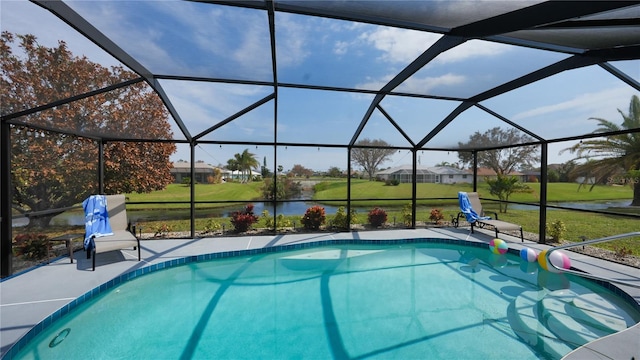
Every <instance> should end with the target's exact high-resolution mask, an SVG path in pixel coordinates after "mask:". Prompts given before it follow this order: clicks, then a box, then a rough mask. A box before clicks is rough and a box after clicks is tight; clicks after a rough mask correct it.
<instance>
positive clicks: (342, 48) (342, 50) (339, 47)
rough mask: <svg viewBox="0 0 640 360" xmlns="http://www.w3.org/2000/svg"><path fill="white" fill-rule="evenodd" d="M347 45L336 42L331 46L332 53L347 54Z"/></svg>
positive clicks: (342, 42) (344, 42) (343, 42)
mask: <svg viewBox="0 0 640 360" xmlns="http://www.w3.org/2000/svg"><path fill="white" fill-rule="evenodd" d="M348 47H349V43H347V42H346V41H336V42H335V44H334V46H333V53H334V54H336V55H344V54H346V53H347V50H348Z"/></svg>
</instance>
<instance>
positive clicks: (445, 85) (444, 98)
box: [2, 0, 640, 151]
mask: <svg viewBox="0 0 640 360" xmlns="http://www.w3.org/2000/svg"><path fill="white" fill-rule="evenodd" d="M10 3H12V2H5V1H3V2H2V14H3V25H2V27H3V30H8V31H12V30H14V28H12V25H11V22H10V21H8V20H10V19H9V15H7V14H8V12H9V14H11V12H14V11H18V10H15V9H18V8H19V7H20V6H23V7H24V6H28V8H27V10H28V11H35V10H36V9H38V6H39V7H41V8H42V9H45V10H46V11H48V14H47V16H50V17H51V14H53V15H55V16H56V17H57V18H58V19H60V20H62V22H60V24H61V25H56V26H64V27H67V28H68V27H69V26H70V27H72V28H74V29H75V30H76V31H77V32H79V33H80V34H82V35H83V36H84V37H86V38H87V39H89V40H90V41H91V42H92V43H93V44H95V45H97V47H95V46H94V45H92V46H94V48H95V49H94V50H93V51H94V52H93V53H92V52H91V51H88V52H87V54H90V55H88V56H89V57H90V60H93V61H96V62H101V63H104V64H106V65H113V64H122V65H124V66H125V67H128V68H129V69H131V70H132V71H134V72H135V73H137V75H138V76H139V77H140V78H141V80H142V81H144V82H146V83H147V84H148V85H149V86H150V87H151V88H152V89H153V90H154V91H155V92H156V93H157V95H158V96H159V97H161V99H162V100H163V102H164V104H165V105H166V107H167V109H168V111H169V113H170V116H171V121H172V130H173V138H172V139H160V140H176V141H182V142H185V143H186V142H190V143H199V144H216V145H218V144H256V145H263V144H264V145H282V146H309V147H318V146H328V147H342V146H357V142H358V141H360V140H362V139H364V138H372V139H378V138H379V139H382V140H384V141H386V142H387V143H389V144H391V145H392V146H393V147H397V148H398V149H409V150H440V151H448V150H454V151H455V150H459V149H462V148H464V145H463V143H464V142H466V141H468V139H469V137H470V136H471V135H472V134H474V133H475V132H480V133H483V132H485V131H487V130H489V129H492V128H495V127H500V128H503V129H516V130H517V132H519V133H521V134H523V135H527V136H528V137H529V138H530V139H531V143H536V144H537V143H547V142H552V143H553V142H560V141H570V140H575V139H579V138H583V137H585V136H587V137H588V136H590V134H592V132H593V131H594V129H595V124H594V122H593V121H590V120H589V118H591V117H602V118H607V119H609V120H612V121H615V122H618V120H619V114H618V112H617V110H618V109H621V110H626V108H627V106H628V104H629V99H630V98H631V96H633V95H637V94H638V92H639V91H640V80H639V79H640V60H639V59H640V2H638V1H491V0H489V1H413V0H411V1H385V0H369V1H358V0H354V1H330V0H322V1H313V0H307V1H289V0H273V1H271V0H268V1H260V0H244V1H126V0H125V1H33V2H32V3H28V4H24V2H20V3H22V4H19V5H18V4H10ZM20 9H22V8H20ZM20 11H22V10H20ZM38 11H42V10H38ZM33 14H35V13H33ZM28 17H30V16H28ZM33 18H34V19H35V15H34V16H33ZM52 18H53V17H52ZM5 20H7V21H5ZM21 21H29V19H22V20H21ZM56 21H57V20H56ZM29 26H31V27H30V28H29V29H30V30H33V31H31V32H32V33H34V34H36V35H37V36H39V38H42V37H45V36H51V35H50V34H52V33H55V34H57V33H60V32H59V31H58V30H56V29H58V28H57V27H55V28H54V27H51V26H49V25H47V24H45V23H44V22H42V21H40V22H35V23H31V24H30V25H29ZM15 30H16V31H18V30H19V28H18V27H16V28H15ZM63 40H67V41H69V42H71V41H72V40H71V39H63ZM98 47H99V48H100V49H102V50H104V51H106V53H108V54H110V56H111V59H112V62H111V63H109V61H104V58H103V57H101V56H100V55H94V56H92V55H91V54H94V53H96V52H95V51H96V50H97V49H98ZM85 55H86V54H85ZM114 59H115V60H114ZM134 81H135V79H134V80H132V82H134ZM114 86H116V85H114ZM104 90H105V91H106V90H108V89H104ZM85 96H93V94H81V93H78V94H72V95H65V96H64V97H63V95H62V94H61V98H60V99H52V100H51V101H50V102H49V103H45V104H41V107H39V108H35V109H33V108H31V109H24V111H22V112H20V113H14V114H4V113H3V114H2V115H3V117H2V120H3V121H11V122H13V123H17V124H20V123H25V124H28V123H29V120H28V116H27V115H29V114H30V113H32V112H35V111H40V110H43V109H46V108H51V107H54V106H60V105H61V104H65V103H70V102H73V101H77V100H78V97H85ZM64 130H65V131H67V132H72V133H73V132H74V131H76V132H78V130H73V129H64ZM637 130H638V129H632V131H634V132H635V131H637ZM78 135H89V136H93V137H100V138H104V139H107V140H109V139H111V140H126V138H127V136H126V135H118V136H115V135H113V134H109V133H108V132H105V133H97V134H96V133H91V134H83V133H81V132H79V133H78ZM135 138H136V139H142V140H158V139H151V138H150V139H146V138H145V136H144V135H142V136H141V135H136V136H135ZM505 145H516V144H512V143H496V144H490V145H488V146H487V148H491V147H500V146H505Z"/></svg>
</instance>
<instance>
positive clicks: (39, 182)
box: [0, 32, 176, 227]
mask: <svg viewBox="0 0 640 360" xmlns="http://www.w3.org/2000/svg"><path fill="white" fill-rule="evenodd" d="M14 51H15V52H16V53H14ZM0 63H1V68H2V75H1V77H0V102H1V103H2V109H1V112H2V115H9V114H13V113H16V112H19V111H22V110H25V109H32V108H35V107H37V106H41V105H44V104H48V103H51V102H53V101H55V100H59V99H65V98H69V97H72V96H74V95H77V94H82V93H87V92H90V91H93V90H97V89H102V88H105V87H108V86H111V85H114V84H118V83H122V82H124V81H127V80H131V79H135V78H137V75H136V74H135V73H133V72H131V71H128V70H125V69H124V68H122V67H118V66H116V67H111V68H106V67H103V66H101V65H99V64H96V63H93V62H91V61H89V60H88V59H87V58H86V57H76V56H74V55H73V54H72V53H71V52H70V51H69V50H68V48H67V46H66V44H65V43H64V42H62V41H61V42H59V43H58V46H57V47H55V48H47V47H44V46H41V45H39V44H38V43H37V41H36V38H35V37H34V36H33V35H17V36H16V35H13V34H11V33H9V32H3V33H2V36H1V37H0ZM16 120H17V122H19V123H21V124H22V125H15V126H12V127H11V152H12V157H11V163H12V174H11V180H12V184H13V199H12V201H13V206H14V208H16V209H18V210H19V211H23V212H24V211H28V212H38V211H42V210H52V209H62V210H60V212H62V211H64V209H63V208H65V207H70V206H73V205H75V204H78V203H80V202H81V201H82V200H84V199H85V198H86V197H87V196H88V195H90V194H91V193H95V192H96V191H97V190H98V189H97V179H98V176H97V174H98V169H97V166H98V142H97V141H96V140H92V139H96V138H100V137H102V136H104V137H107V138H111V139H113V138H116V139H117V138H118V137H126V138H140V139H145V138H154V139H155V138H157V139H170V138H172V133H171V128H170V125H169V122H168V113H167V111H166V109H165V107H164V106H163V104H162V102H161V101H160V99H159V98H158V97H157V96H156V94H155V93H154V92H152V91H151V90H150V88H149V87H148V86H146V84H145V83H143V82H138V83H135V84H133V85H129V86H126V87H121V88H119V89H115V90H111V91H109V92H105V93H101V94H99V95H95V96H91V97H88V98H85V99H82V100H78V101H74V102H69V103H67V104H62V105H58V106H56V107H55V108H51V109H49V110H46V111H41V112H37V113H34V114H31V115H27V116H23V117H21V118H18V119H16ZM42 129H51V130H42ZM55 129H60V130H61V131H66V132H70V133H73V134H76V135H69V134H63V133H59V132H56V131H54V130H55ZM82 134H88V135H91V138H92V139H89V138H85V137H82V136H81V135H82ZM175 149H176V147H175V144H169V143H148V142H147V143H144V142H127V143H124V142H114V141H109V142H105V146H104V179H105V192H106V193H108V194H115V193H128V192H149V191H153V190H161V189H164V188H165V187H166V185H167V184H169V183H171V182H172V181H173V177H172V176H171V173H170V169H171V162H170V160H169V157H170V155H171V154H173V153H174V152H175ZM60 212H53V213H49V214H47V215H44V216H41V217H39V218H31V219H30V222H29V226H33V227H42V226H46V225H48V223H49V221H50V219H51V218H52V217H53V216H55V215H57V214H58V213H60Z"/></svg>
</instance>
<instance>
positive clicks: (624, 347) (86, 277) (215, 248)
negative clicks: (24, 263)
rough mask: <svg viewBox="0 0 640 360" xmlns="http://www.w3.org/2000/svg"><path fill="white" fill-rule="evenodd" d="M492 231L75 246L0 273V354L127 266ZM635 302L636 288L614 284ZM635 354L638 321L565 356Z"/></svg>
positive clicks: (588, 267) (635, 276)
mask: <svg viewBox="0 0 640 360" xmlns="http://www.w3.org/2000/svg"><path fill="white" fill-rule="evenodd" d="M493 237H494V236H493V233H492V232H491V231H486V230H478V229H477V230H476V232H475V234H470V233H469V229H468V228H458V229H456V228H429V229H406V230H395V229H394V230H379V231H353V232H333V233H329V232H325V233H297V234H287V235H261V236H230V237H215V238H202V239H162V240H144V241H142V261H140V262H138V261H137V252H136V251H133V250H122V251H113V252H109V253H104V254H99V255H98V257H97V258H96V271H95V272H93V271H91V260H87V259H86V256H85V255H84V253H83V252H77V253H76V254H75V256H74V258H75V262H74V263H73V264H71V263H69V258H68V257H62V258H59V259H57V260H56V261H53V262H52V263H51V264H49V265H44V266H40V267H37V268H35V269H33V270H30V271H27V272H24V273H22V274H19V275H16V276H13V277H10V278H7V279H4V280H3V281H2V282H1V283H0V343H1V350H0V354H1V356H3V357H4V355H5V354H6V353H7V352H8V351H9V349H10V348H11V346H12V345H13V344H14V343H16V342H17V341H18V340H19V339H20V338H21V337H22V336H23V335H24V334H26V333H27V332H28V331H29V330H30V329H31V328H32V327H34V326H35V325H37V324H38V323H39V322H40V321H42V320H43V319H44V318H45V317H47V316H48V315H50V314H52V313H53V312H55V311H57V310H58V309H60V308H61V307H62V306H64V305H65V304H67V303H69V302H70V301H72V300H74V299H76V298H77V297H79V296H81V295H83V294H85V293H86V292H88V291H90V290H92V289H94V288H96V287H98V286H100V285H101V284H103V283H106V282H107V281H109V280H111V279H113V278H115V277H117V276H119V275H121V274H124V273H127V272H130V271H132V270H136V269H140V268H143V267H146V266H148V265H152V264H157V263H162V262H165V261H168V260H172V259H178V258H183V257H186V256H192V255H200V254H209V253H217V252H226V251H238V250H250V249H259V248H266V247H272V246H281V245H293V244H301V243H308V242H317V241H324V240H348V239H362V240H394V239H408V238H443V239H454V240H468V241H479V242H485V243H488V242H489V241H490V240H491V239H492V238H493ZM500 238H502V239H504V240H506V241H507V242H508V243H509V245H510V247H511V248H514V249H520V248H521V247H522V246H527V247H531V248H535V249H538V250H542V249H545V248H548V246H545V245H539V244H537V243H533V242H529V241H527V240H525V242H524V244H523V243H521V242H520V239H519V238H516V237H511V236H508V235H502V234H501V235H500ZM570 257H571V261H572V266H573V267H575V268H578V269H580V270H582V271H586V272H588V273H591V274H594V275H598V276H602V277H605V278H609V279H617V280H620V281H625V282H628V283H634V284H640V269H637V268H633V267H629V266H624V265H621V264H617V263H612V262H609V261H605V260H601V259H596V258H592V257H590V256H586V255H582V254H578V253H573V252H571V253H570ZM616 286H618V287H619V288H621V289H622V290H623V291H625V292H626V293H627V294H629V295H631V296H632V297H633V298H634V299H635V300H636V302H638V303H640V289H638V288H633V287H629V286H623V285H616ZM632 357H635V358H636V359H640V324H639V325H636V326H634V327H632V328H629V329H627V330H626V331H624V332H621V333H617V334H614V335H611V336H608V337H605V338H602V339H599V340H598V341H595V342H592V343H590V344H588V345H587V346H585V347H583V348H579V349H577V350H576V351H574V352H572V353H570V354H569V355H567V356H566V358H567V359H572V360H575V359H603V358H614V359H621V358H626V359H630V358H632Z"/></svg>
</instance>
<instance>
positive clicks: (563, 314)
mask: <svg viewBox="0 0 640 360" xmlns="http://www.w3.org/2000/svg"><path fill="white" fill-rule="evenodd" d="M577 296H579V295H578V294H576V293H574V292H573V291H571V290H558V291H554V292H551V293H549V294H547V296H545V298H544V299H542V300H541V301H540V304H539V306H541V308H542V322H543V323H544V324H545V325H546V327H547V328H548V329H549V330H551V331H552V332H553V333H554V334H556V336H558V337H559V338H561V339H562V340H564V341H567V342H569V343H571V344H574V345H576V346H580V345H584V344H586V343H588V342H590V341H593V340H595V339H598V338H600V337H603V336H606V335H609V334H611V333H613V332H615V331H613V330H608V331H607V330H603V329H602V328H600V327H599V326H594V324H593V323H589V322H580V321H578V320H576V319H574V318H573V317H572V316H571V315H569V312H570V310H569V309H570V308H572V307H573V305H572V304H573V299H575V298H576V297H577Z"/></svg>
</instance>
